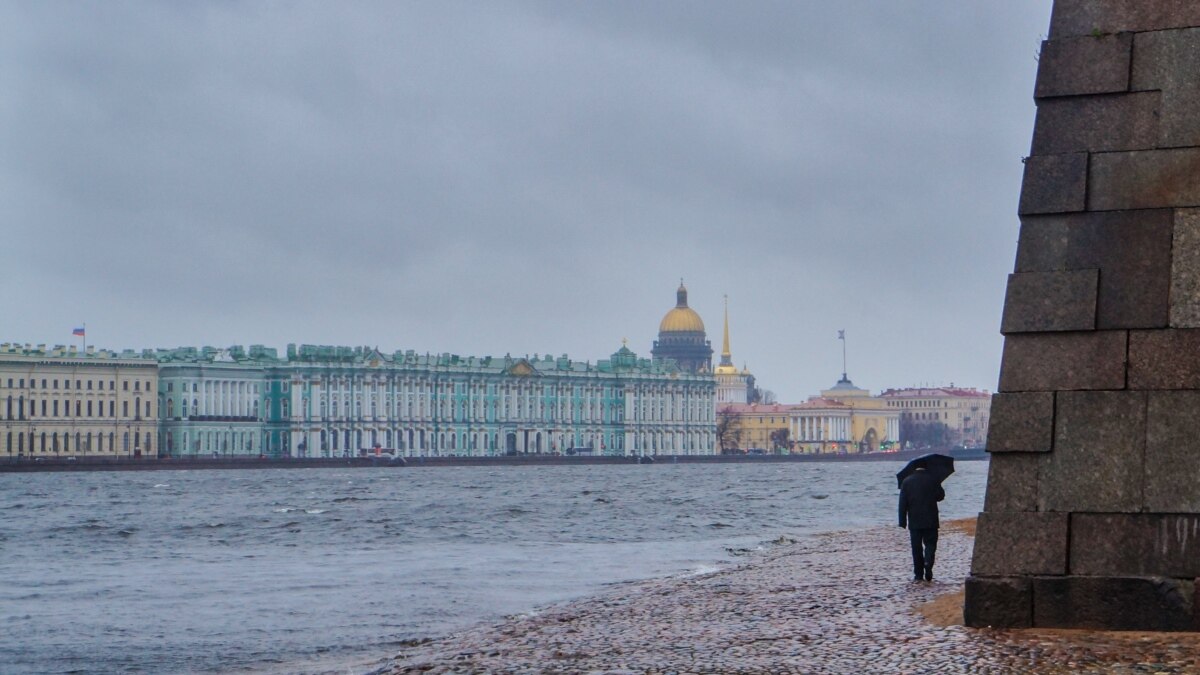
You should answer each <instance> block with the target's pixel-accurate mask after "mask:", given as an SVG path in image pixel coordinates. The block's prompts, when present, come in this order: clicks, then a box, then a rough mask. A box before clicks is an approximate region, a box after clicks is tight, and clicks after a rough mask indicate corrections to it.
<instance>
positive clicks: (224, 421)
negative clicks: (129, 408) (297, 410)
mask: <svg viewBox="0 0 1200 675" xmlns="http://www.w3.org/2000/svg"><path fill="white" fill-rule="evenodd" d="M157 358H158V361H159V379H158V388H159V401H160V404H159V410H161V412H162V414H161V417H162V423H161V425H160V432H161V434H162V440H161V443H160V445H161V447H162V448H163V451H164V452H165V453H166V454H167V455H170V456H180V455H199V456H221V457H228V456H257V455H279V454H281V451H282V449H283V447H284V445H285V435H284V434H283V430H284V428H283V424H282V419H281V415H280V413H281V411H280V410H279V403H278V393H279V392H278V389H279V382H278V380H279V378H278V377H275V378H273V379H272V372H271V369H272V368H274V367H275V366H277V365H278V363H279V360H278V356H277V353H276V350H274V349H270V348H267V347H263V346H260V345H254V346H251V347H250V351H249V352H246V351H245V350H244V349H243V348H242V347H232V348H230V349H216V348H213V347H204V348H203V349H196V348H194V347H186V348H182V349H170V350H160V351H158V352H157ZM272 393H275V396H272ZM273 409H274V410H275V412H274V414H272V410H273Z"/></svg>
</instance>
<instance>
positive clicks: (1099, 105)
mask: <svg viewBox="0 0 1200 675" xmlns="http://www.w3.org/2000/svg"><path fill="white" fill-rule="evenodd" d="M1160 98H1161V95H1160V93H1159V92H1157V91H1152V92H1151V91H1147V92H1141V93H1137V94H1113V95H1105V96H1077V97H1076V96H1072V97H1067V98H1048V99H1042V100H1040V101H1038V109H1037V124H1036V125H1035V126H1034V128H1033V148H1032V151H1031V152H1032V154H1034V155H1054V154H1061V153H1069V152H1088V151H1091V152H1106V151H1113V150H1146V149H1153V148H1155V147H1157V143H1158V137H1159V131H1158V128H1159V99H1160Z"/></svg>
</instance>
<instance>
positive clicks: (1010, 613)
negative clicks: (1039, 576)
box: [963, 577, 1033, 628]
mask: <svg viewBox="0 0 1200 675" xmlns="http://www.w3.org/2000/svg"><path fill="white" fill-rule="evenodd" d="M963 619H964V621H965V623H966V624H967V625H968V626H971V627H972V628H987V627H991V628H1028V627H1029V626H1030V625H1032V623H1033V584H1032V583H1031V582H1030V580H1029V579H1021V578H1009V579H1004V578H999V579H997V578H991V579H982V578H979V577H967V584H966V593H965V597H964V600H963Z"/></svg>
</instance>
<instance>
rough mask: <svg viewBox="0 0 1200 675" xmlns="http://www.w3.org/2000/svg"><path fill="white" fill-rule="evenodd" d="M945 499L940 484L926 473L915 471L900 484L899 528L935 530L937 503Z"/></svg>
mask: <svg viewBox="0 0 1200 675" xmlns="http://www.w3.org/2000/svg"><path fill="white" fill-rule="evenodd" d="M945 498H946V491H945V490H943V489H942V485H941V483H939V482H938V480H937V479H936V478H934V477H933V476H931V475H929V472H928V471H916V472H914V473H913V475H911V476H909V477H908V478H905V479H904V482H903V483H901V484H900V527H905V526H906V525H907V527H908V529H910V530H922V529H937V526H938V506H937V503H938V502H940V501H942V500H943V499H945Z"/></svg>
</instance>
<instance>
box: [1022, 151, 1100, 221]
mask: <svg viewBox="0 0 1200 675" xmlns="http://www.w3.org/2000/svg"><path fill="white" fill-rule="evenodd" d="M1087 177H1088V155H1087V153H1085V152H1077V153H1071V154H1065V155H1033V156H1032V157H1027V158H1026V159H1025V176H1024V178H1023V179H1022V182H1021V203H1020V206H1019V208H1018V211H1019V212H1020V213H1021V214H1022V215H1024V214H1027V213H1028V214H1031V213H1066V212H1070V211H1083V210H1084V208H1085V207H1086V205H1087Z"/></svg>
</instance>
